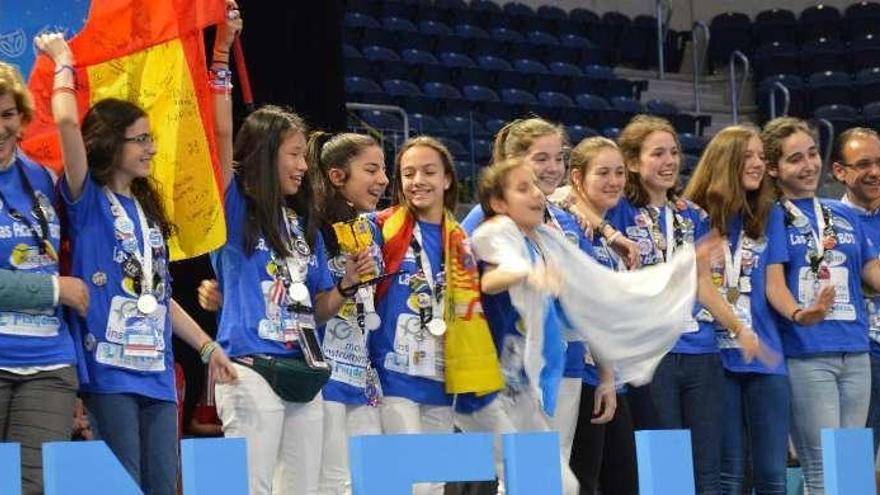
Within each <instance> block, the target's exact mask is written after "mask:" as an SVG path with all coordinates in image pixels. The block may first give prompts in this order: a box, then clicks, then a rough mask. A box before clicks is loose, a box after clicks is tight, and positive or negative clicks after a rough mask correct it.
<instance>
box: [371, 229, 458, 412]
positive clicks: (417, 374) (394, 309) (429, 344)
mask: <svg viewBox="0 0 880 495" xmlns="http://www.w3.org/2000/svg"><path fill="white" fill-rule="evenodd" d="M416 229H417V231H418V233H419V234H420V235H421V242H420V243H419V245H420V247H421V250H422V251H423V252H424V253H425V254H426V255H427V257H428V263H429V264H430V273H431V275H430V276H431V277H432V278H433V282H432V283H431V286H432V287H436V283H437V281H438V280H441V279H440V277H445V273H444V274H442V275H441V272H440V270H439V268H440V266H441V265H442V264H443V244H442V241H441V240H442V226H441V225H439V224H432V223H427V222H421V221H419V222H417V225H416ZM413 235H414V236H415V235H416V232H415V231H414V232H413ZM424 268H425V270H426V272H427V270H428V267H427V266H426V267H424ZM399 270H400V271H401V272H402V273H401V274H400V275H398V276H397V277H395V278H393V279H391V283H390V284H389V285H388V292H386V293H385V295H384V297H382V299H381V300H379V301H378V304H377V311H378V313H379V317H380V318H382V324H381V326H380V327H379V329H378V330H377V331H375V332H373V333H372V334H371V335H370V340H369V355H370V359H371V361H372V363H373V367H374V368H375V369H376V372H377V373H378V374H379V379H380V382H381V384H382V392H383V393H384V394H385V395H387V396H392V397H404V398H407V399H409V400H412V401H413V402H416V403H418V404H426V405H434V406H448V405H452V395H450V394H447V393H446V384H445V369H446V368H445V358H444V354H443V352H444V348H443V342H444V340H443V337H442V336H441V337H435V336H433V335H431V334H430V333H429V332H428V331H427V330H424V329H422V328H421V324H420V319H419V305H418V297H417V294H416V293H414V292H413V290H412V289H411V288H410V278H411V276H412V274H414V273H417V272H418V269H417V266H416V262H415V256H414V253H413V249H412V247H411V246H410V247H409V248H407V252H406V254H405V255H404V257H403V260H402V262H401V264H400V268H399Z"/></svg>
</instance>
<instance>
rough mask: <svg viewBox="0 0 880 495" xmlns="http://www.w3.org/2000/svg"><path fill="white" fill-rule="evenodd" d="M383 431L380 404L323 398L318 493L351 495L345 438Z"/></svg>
mask: <svg viewBox="0 0 880 495" xmlns="http://www.w3.org/2000/svg"><path fill="white" fill-rule="evenodd" d="M380 433H382V426H381V423H380V419H379V408H378V407H371V406H367V405H355V404H343V403H341V402H334V401H330V400H325V401H324V452H323V460H322V461H321V481H320V488H319V490H318V491H319V493H320V494H321V495H350V494H351V472H350V471H349V466H348V439H349V438H350V437H353V436H357V435H378V434H380Z"/></svg>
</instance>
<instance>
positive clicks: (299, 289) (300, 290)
mask: <svg viewBox="0 0 880 495" xmlns="http://www.w3.org/2000/svg"><path fill="white" fill-rule="evenodd" d="M288 294H289V295H290V298H291V299H292V300H294V301H296V302H305V301H308V300H309V288H308V287H306V284H304V283H302V282H297V283H295V284H291V285H290V289H288Z"/></svg>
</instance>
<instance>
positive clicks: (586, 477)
mask: <svg viewBox="0 0 880 495" xmlns="http://www.w3.org/2000/svg"><path fill="white" fill-rule="evenodd" d="M240 29H241V21H240V19H239V18H238V16H230V19H229V22H227V23H226V24H224V25H222V26H221V27H220V28H219V29H218V31H217V36H216V39H215V43H214V54H213V59H212V68H211V71H212V72H211V74H212V77H213V78H214V79H212V81H213V82H212V89H214V90H215V97H214V105H215V108H214V117H215V120H216V122H215V132H216V136H215V137H216V142H217V154H218V157H219V159H220V164H221V172H222V180H221V181H220V183H221V185H222V187H223V198H224V199H223V201H224V211H225V222H226V231H227V241H226V243H225V244H224V245H223V246H222V247H221V248H219V249H218V250H217V251H215V252H214V253H212V263H213V266H214V270H215V273H216V276H217V279H216V281H205V282H203V284H202V286H201V287H200V297H201V299H202V300H203V301H207V302H205V303H204V304H205V305H207V306H210V309H215V310H218V312H219V314H218V318H219V320H218V321H219V326H218V333H217V339H216V342H215V341H214V340H212V339H211V338H210V337H208V336H207V335H206V334H205V333H204V332H203V331H202V330H201V329H200V328H199V326H198V325H197V324H196V323H195V322H194V321H193V320H192V319H191V318H190V317H189V316H188V315H187V314H186V313H185V312H184V311H183V310H182V309H181V307H180V306H179V305H178V304H177V303H176V302H175V301H174V299H173V298H172V280H171V277H170V272H169V267H168V261H169V258H168V243H167V240H168V238H169V236H171V235H172V234H173V233H174V225H173V224H172V222H171V221H170V219H169V217H168V215H167V213H166V212H165V210H164V209H163V205H162V201H161V194H160V191H159V189H158V187H157V185H156V183H155V182H154V181H153V179H152V178H151V176H150V171H151V159H152V158H153V156H154V155H155V153H156V151H157V150H156V142H155V141H154V137H153V133H152V131H151V126H150V122H149V121H148V118H147V114H146V112H145V111H144V110H143V109H141V108H140V107H138V106H137V105H135V104H132V103H130V102H126V101H122V100H115V99H104V100H101V101H99V102H97V103H96V104H94V105H93V106H92V107H91V108H90V109H89V110H88V112H87V113H86V114H85V117H84V118H83V119H82V122H80V121H79V118H78V110H77V101H76V90H75V86H74V82H75V69H74V67H73V64H74V61H73V59H72V56H71V54H70V50H69V49H68V47H67V44H66V42H65V41H64V39H63V38H62V37H61V36H60V35H43V36H41V37H39V38H38V39H37V46H38V48H39V49H40V50H42V51H43V52H45V53H46V54H47V55H48V56H49V57H50V58H51V59H52V60H53V61H54V63H55V76H54V77H55V78H54V88H53V93H52V98H51V104H52V111H53V115H54V118H55V121H56V124H57V126H58V129H59V136H60V143H61V149H62V152H63V162H64V177H63V178H61V180H60V181H59V186H58V187H57V188H56V187H55V185H54V183H53V180H54V178H53V177H52V176H51V174H50V173H49V172H47V171H46V169H44V168H43V167H41V166H39V165H38V164H36V163H34V162H33V161H31V160H30V159H29V158H27V157H26V156H25V155H24V154H23V153H21V152H20V151H19V150H18V149H17V147H16V138H17V136H18V135H19V134H18V133H19V131H20V129H21V127H22V126H23V125H25V124H27V122H28V121H29V119H30V118H31V115H32V112H33V110H32V104H31V103H30V99H29V96H28V95H27V92H26V90H25V89H24V87H23V85H22V83H21V78H20V76H19V75H18V74H17V73H16V72H15V71H14V69H12V68H11V67H9V66H6V65H5V64H0V123H2V124H3V127H2V129H0V131H2V134H0V254H2V256H0V268H3V269H12V270H22V271H29V272H35V273H47V274H51V275H52V276H53V284H54V291H55V294H54V297H53V301H54V303H55V304H54V305H53V306H52V307H35V308H29V309H17V310H15V311H11V310H10V311H6V310H4V311H0V343H2V346H0V349H2V350H0V399H2V402H0V418H2V419H3V421H2V422H0V432H2V433H3V437H2V440H3V441H17V442H20V443H22V445H23V455H22V458H23V460H24V466H23V469H22V475H23V480H24V488H25V492H26V493H39V492H40V491H41V475H40V463H39V452H40V445H41V444H42V443H43V442H46V441H51V440H60V439H64V438H65V436H67V435H69V431H70V414H69V412H70V411H72V410H73V402H74V400H75V397H76V394H77V392H81V393H82V396H83V398H84V402H85V405H86V407H87V409H88V411H89V414H90V416H91V418H92V419H93V421H94V425H93V426H94V428H95V430H96V434H97V436H98V438H100V439H102V440H104V441H105V442H107V444H108V445H109V446H110V448H111V449H112V450H113V452H114V453H115V454H116V456H117V457H118V458H119V459H120V461H121V462H122V464H123V466H124V467H125V468H126V469H127V470H128V471H129V472H130V473H131V474H132V476H133V477H134V478H135V480H136V481H137V482H138V483H139V484H140V485H141V487H143V489H144V490H145V492H147V493H159V494H172V493H176V490H177V483H178V473H177V470H178V461H177V459H178V456H177V437H178V432H177V406H176V399H177V397H176V393H175V388H174V374H173V371H172V370H173V363H174V361H173V356H172V352H171V335H172V333H173V334H174V335H177V336H179V337H180V338H182V339H183V340H184V341H185V342H186V343H188V344H189V345H191V346H192V347H194V348H196V349H198V350H199V353H200V355H201V357H202V359H203V361H204V362H205V363H208V364H209V366H210V368H211V371H212V374H213V375H214V377H215V380H216V384H215V387H216V388H215V394H216V404H217V411H218V415H219V418H220V420H221V421H222V425H223V432H224V434H225V435H226V436H230V437H243V438H245V439H246V441H247V445H248V450H247V455H248V473H249V477H250V489H251V492H252V493H254V494H269V493H284V494H312V493H321V494H337V493H338V494H344V493H350V492H351V480H350V475H349V467H348V439H349V438H350V437H351V436H355V435H370V434H382V433H428V432H434V433H444V432H445V433H451V432H453V431H454V430H455V429H456V428H457V429H459V430H462V431H465V432H478V431H484V432H493V433H496V434H501V433H509V432H517V431H551V430H552V431H558V432H559V438H560V445H559V458H560V462H561V465H562V466H563V469H562V484H563V492H564V493H565V494H567V495H568V494H577V493H590V494H594V493H599V492H600V491H601V493H603V494H614V493H622V494H634V493H637V491H638V488H637V474H636V468H635V445H634V430H636V429H642V428H668V429H688V430H690V432H691V440H692V449H693V461H694V463H693V466H694V477H695V482H696V488H697V492H698V493H705V494H715V493H729V494H736V493H740V492H741V491H742V490H743V488H744V487H743V485H744V483H745V481H744V480H745V479H749V480H750V483H751V486H752V487H753V488H754V490H755V492H756V493H758V494H772V493H785V490H786V486H785V483H786V465H787V461H788V457H789V438H791V439H792V440H793V445H794V450H795V453H796V455H797V457H798V459H799V460H800V463H801V465H802V466H803V474H804V478H805V482H806V487H807V490H808V491H809V493H811V494H815V493H822V492H823V480H822V453H821V441H820V434H819V432H820V430H821V429H822V428H827V427H832V428H834V427H856V426H858V427H862V426H865V425H866V424H867V425H868V426H872V427H877V426H878V424H880V419H878V418H880V398H878V396H880V394H878V389H880V379H877V378H878V377H877V376H876V375H877V374H878V373H880V371H875V370H880V364H878V363H880V344H878V342H880V323H878V322H880V315H878V311H877V309H878V304H880V296H878V294H880V262H878V253H877V248H876V247H875V246H876V243H877V242H880V223H878V222H880V220H878V218H880V216H878V215H877V211H880V138H878V136H877V134H876V133H875V132H874V131H871V130H868V129H855V130H852V131H848V132H847V133H844V134H843V135H842V136H841V137H840V140H839V141H840V142H839V143H838V152H837V158H836V160H835V162H834V164H833V173H834V175H835V177H836V178H837V179H838V180H839V181H840V182H841V183H843V184H844V185H845V187H846V195H845V196H844V198H843V200H842V201H836V200H828V199H819V198H817V197H816V191H817V189H818V186H819V183H820V181H821V179H822V176H821V172H822V165H821V159H820V157H819V152H818V149H817V142H816V138H815V136H814V134H813V132H812V130H811V129H810V128H809V127H807V125H806V124H805V123H804V122H802V121H800V120H797V119H793V118H780V119H775V120H772V121H770V122H768V123H767V124H766V125H765V126H764V128H763V130H759V129H756V128H750V127H744V126H732V127H728V128H725V129H723V130H721V131H720V132H718V134H717V135H716V136H715V137H714V138H713V139H712V140H711V141H710V143H709V144H708V146H707V148H706V150H705V152H704V154H703V156H702V158H701V159H700V161H699V164H698V166H697V168H696V170H695V171H694V172H693V175H692V177H691V178H690V180H689V182H688V183H687V184H686V185H685V187H684V188H683V190H682V188H681V187H680V185H681V184H680V180H679V171H680V165H681V152H680V144H679V141H678V136H677V134H676V132H675V130H674V128H673V127H672V126H671V125H670V124H669V122H667V121H666V120H664V119H662V118H658V117H651V116H637V117H635V118H634V119H633V120H632V121H631V122H630V123H629V124H628V125H627V126H626V127H625V128H624V129H623V130H622V131H621V133H620V136H619V137H618V139H617V141H616V142H615V141H612V140H609V139H606V138H601V137H591V138H587V139H585V140H583V141H582V142H580V143H576V144H575V145H574V146H573V147H571V146H570V143H569V142H568V138H567V136H566V134H565V131H564V129H563V128H562V127H561V126H559V125H555V124H553V123H551V122H548V121H547V120H545V119H542V118H540V117H529V118H524V119H518V120H514V121H511V122H510V123H508V124H507V125H505V126H504V127H503V128H502V129H501V130H500V131H499V132H498V134H497V135H496V138H495V143H494V150H493V157H492V163H491V164H490V165H489V166H488V167H487V168H486V169H485V170H484V171H483V175H482V177H481V180H480V183H479V196H480V197H479V204H477V205H476V206H474V207H473V208H472V209H471V210H470V211H469V212H468V213H467V215H466V216H465V217H464V219H463V220H462V221H461V222H460V223H459V222H458V221H457V220H456V217H455V216H454V214H455V212H456V209H457V206H458V205H457V201H458V196H459V191H458V185H459V183H458V180H457V179H456V175H455V174H456V172H455V170H456V168H455V164H454V161H453V158H452V156H451V154H450V153H449V151H448V150H447V148H446V147H445V146H444V145H443V144H442V143H441V142H440V141H439V140H438V139H435V138H432V137H429V136H418V137H414V138H410V139H408V140H407V141H406V142H404V143H403V144H402V145H401V147H400V149H399V151H398V153H397V156H396V157H395V160H394V168H393V170H392V171H391V173H389V174H386V168H385V156H384V153H383V148H382V146H381V145H380V143H379V142H378V141H376V140H375V139H374V138H373V137H371V136H367V135H361V134H355V133H341V134H328V133H324V132H312V133H309V131H308V129H307V127H306V124H305V123H304V122H303V120H302V119H301V118H300V117H299V116H297V115H296V114H294V113H292V112H291V111H289V110H287V109H284V108H281V107H275V106H266V107H263V108H260V109H258V110H256V111H255V112H253V113H251V114H250V115H249V116H248V117H247V118H246V119H245V120H244V123H243V124H242V126H241V128H240V130H239V131H238V132H237V134H236V135H235V136H233V133H232V108H231V102H230V99H229V98H228V80H224V77H228V71H226V65H227V63H228V52H229V47H230V46H231V44H232V41H233V39H234V36H235V35H236V33H237V31H238V30H240ZM224 74H226V75H227V76H224ZM389 176H391V180H389ZM389 182H391V183H392V184H391V189H392V190H391V194H392V206H391V207H390V208H388V209H385V210H382V211H377V206H378V204H379V202H380V200H381V199H382V198H383V197H385V194H386V189H387V188H388V186H389ZM564 182H567V185H565V186H562V184H563V183H564ZM561 186H562V187H561ZM56 191H57V193H56ZM679 191H680V192H679ZM58 204H62V205H63V215H65V216H66V218H67V221H68V224H69V237H70V249H69V265H70V273H71V275H72V276H71V277H62V276H58V272H59V263H60V261H61V260H60V256H59V254H58V253H59V252H60V251H61V249H60V245H59V240H60V227H59V222H60V219H59V215H60V213H59V212H57V211H56V210H55V208H54V206H53V205H58ZM705 237H708V238H709V241H708V242H706V243H703V244H702V245H701V246H700V248H698V249H696V250H695V249H694V247H695V245H696V244H698V243H700V241H701V239H702V238H705ZM557 240H560V241H561V242H557ZM560 253H568V254H560ZM590 260H592V261H590ZM683 260H684V261H683ZM653 265H656V266H653ZM652 266H653V267H652ZM584 274H588V275H584ZM578 276H582V277H587V276H589V277H593V278H592V279H591V278H582V279H577V277H578ZM646 277H647V278H646ZM650 277H655V278H665V279H670V280H676V281H677V283H675V284H671V285H670V287H669V290H666V291H659V292H660V293H659V294H648V291H646V290H643V289H644V288H642V287H633V288H631V289H632V290H630V289H628V288H627V287H626V285H627V282H629V283H630V285H636V284H641V283H642V282H643V281H645V280H647V279H648V278H650ZM676 277H679V278H676ZM661 282H663V281H661ZM679 282H680V283H679ZM648 285H651V284H648ZM672 286H675V287H678V289H677V290H678V292H676V290H675V289H674V287H672ZM605 291H616V292H615V293H613V294H610V296H611V299H609V298H608V297H607V296H609V294H607V293H605V294H604V296H606V297H605V298H604V299H599V298H598V296H597V295H600V294H603V293H604V292H605ZM618 297H619V300H620V301H621V307H617V306H616V305H614V304H610V305H609V304H606V305H605V306H602V307H600V306H599V305H598V303H597V302H596V301H600V300H603V301H609V300H611V301H613V300H614V298H618ZM639 297H641V298H643V299H644V298H652V299H648V300H650V301H657V304H661V302H662V303H663V304H667V303H668V305H670V306H671V307H672V309H669V310H668V311H664V308H661V307H659V306H658V307H657V311H656V312H652V313H651V314H641V313H636V314H633V312H632V311H628V309H627V307H623V306H628V305H629V304H630V302H635V301H637V300H638V298H639ZM536 301H537V302H536ZM676 303H678V304H680V305H681V308H679V310H675V304H676ZM572 304H575V305H577V304H581V305H587V306H589V305H590V304H594V305H595V306H589V307H587V311H586V312H587V313H593V314H597V315H598V314H606V315H610V318H611V319H613V320H614V323H616V324H620V325H622V327H615V329H614V331H613V332H611V330H612V329H611V328H608V329H603V328H582V327H583V326H584V325H585V323H584V322H594V321H606V322H611V321H612V320H609V319H605V320H602V319H596V320H593V319H590V318H589V317H583V316H582V315H581V312H579V311H576V310H575V308H574V307H573V306H572ZM62 306H68V307H69V308H70V309H71V310H76V311H77V312H78V313H79V314H78V315H77V314H75V313H74V312H73V311H69V312H67V315H66V317H65V315H64V314H63V313H64V312H63V311H62V309H61V308H62ZM536 307H537V308H538V309H537V311H535V310H534V308H536ZM658 320H659V321H658ZM587 325H589V324H587ZM598 325H600V326H601V324H598ZM609 325H610V324H609ZM620 328H623V331H620ZM655 328H656V329H657V331H656V332H653V331H652V332H647V333H646V332H644V330H645V329H650V330H653V329H655ZM627 330H629V333H630V334H631V335H638V339H641V340H642V341H636V342H633V341H632V340H629V341H626V340H622V339H625V338H626V335H622V334H627ZM603 332H605V333H603ZM639 332H642V333H639ZM654 334H656V335H654ZM310 335H317V336H318V338H317V340H316V341H315V342H311V341H310V340H309V339H310ZM622 342H626V344H622ZM322 356H323V357H322ZM634 362H635V364H633V363H634ZM267 363H268V364H267ZM325 363H326V364H325ZM267 367H268V368H270V371H267ZM282 369H284V370H286V371H281V370H282ZM76 371H79V373H77V372H76ZM267 373H270V374H271V373H278V375H276V376H279V377H281V378H279V380H270V379H269V378H267V377H268V376H269V375H267ZM283 373H289V374H286V375H284V374H283ZM291 377H293V378H291ZM872 378H875V379H873V380H872ZM78 380H79V382H78ZM285 380H286V382H285ZM279 382H283V383H282V385H281V386H279ZM627 382H632V384H628V383H627ZM285 384H286V386H285ZM315 384H317V385H315ZM875 401H876V402H877V404H875V403H874V402H875ZM35 403H38V404H40V405H41V406H42V409H43V413H42V414H39V415H30V416H28V417H24V418H23V417H18V416H21V414H22V413H21V412H20V411H21V410H22V409H24V410H27V408H28V407H32V406H29V404H35ZM16 415H18V416H16ZM65 422H66V423H65ZM498 448H499V449H500V444H499V446H498ZM496 456H497V460H496V463H497V472H498V478H499V482H498V487H497V491H498V493H504V491H505V487H504V472H503V466H502V463H501V462H500V459H501V455H500V451H499V452H496ZM746 473H750V475H749V476H747V474H746ZM415 490H416V492H417V493H425V494H428V493H430V494H439V493H443V484H442V483H422V484H417V485H416V487H415Z"/></svg>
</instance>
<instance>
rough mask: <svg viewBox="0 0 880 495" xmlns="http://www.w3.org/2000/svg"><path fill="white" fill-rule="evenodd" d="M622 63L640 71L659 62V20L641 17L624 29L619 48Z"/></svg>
mask: <svg viewBox="0 0 880 495" xmlns="http://www.w3.org/2000/svg"><path fill="white" fill-rule="evenodd" d="M618 51H619V56H620V63H621V64H625V65H628V66H630V67H635V68H638V69H647V68H648V67H649V66H650V65H651V62H652V61H653V63H654V65H655V66H656V60H657V20H656V19H655V18H654V17H650V16H646V15H640V16H636V18H635V19H633V22H632V23H631V24H630V25H629V26H627V27H626V28H624V30H623V33H622V34H621V36H620V46H619V47H618Z"/></svg>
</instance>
